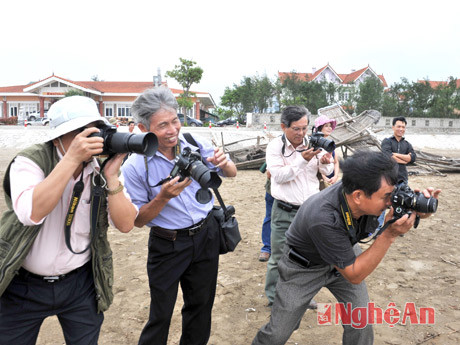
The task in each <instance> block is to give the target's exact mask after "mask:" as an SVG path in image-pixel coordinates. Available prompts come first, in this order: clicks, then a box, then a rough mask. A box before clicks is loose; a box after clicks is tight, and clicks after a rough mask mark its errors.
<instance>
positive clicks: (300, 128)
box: [289, 127, 308, 133]
mask: <svg viewBox="0 0 460 345" xmlns="http://www.w3.org/2000/svg"><path fill="white" fill-rule="evenodd" d="M289 128H290V129H292V130H293V131H294V132H296V133H300V132H306V131H307V130H308V127H289Z"/></svg>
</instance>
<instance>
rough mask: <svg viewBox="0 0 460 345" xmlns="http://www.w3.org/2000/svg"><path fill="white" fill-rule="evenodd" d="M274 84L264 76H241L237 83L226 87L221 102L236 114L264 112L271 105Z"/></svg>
mask: <svg viewBox="0 0 460 345" xmlns="http://www.w3.org/2000/svg"><path fill="white" fill-rule="evenodd" d="M274 95H275V86H274V84H273V83H272V82H271V81H270V79H269V78H268V77H267V76H266V75H263V76H259V75H256V76H254V77H243V79H242V80H241V82H240V84H239V85H236V84H233V88H229V87H226V88H225V91H224V95H223V96H222V98H221V104H222V105H223V106H225V107H228V108H230V109H231V110H232V111H233V113H234V114H235V115H237V116H239V117H240V116H243V115H244V114H245V113H264V112H266V111H267V110H268V108H269V107H271V106H272V100H273V96H274Z"/></svg>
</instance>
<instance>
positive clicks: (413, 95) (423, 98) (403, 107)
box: [221, 72, 460, 117]
mask: <svg viewBox="0 0 460 345" xmlns="http://www.w3.org/2000/svg"><path fill="white" fill-rule="evenodd" d="M273 100H276V102H277V103H278V104H279V105H280V106H288V105H304V106H305V107H307V109H308V110H309V111H310V112H312V113H313V114H315V113H317V111H318V109H319V108H322V107H325V106H328V105H333V104H336V103H340V104H341V105H342V107H343V108H344V109H345V110H346V111H347V112H348V113H350V114H360V113H361V112H363V111H364V110H368V109H374V110H378V111H380V112H381V113H382V115H383V116H389V117H394V116H411V117H457V115H456V114H457V113H459V112H460V89H459V88H457V80H456V79H454V78H452V77H451V78H450V79H449V81H448V83H442V84H440V85H439V86H438V87H436V88H432V87H431V84H430V83H429V82H428V81H424V82H409V81H408V80H407V79H405V78H401V81H400V82H397V83H394V84H393V85H392V86H391V87H390V88H388V89H386V90H385V91H384V88H383V84H382V82H381V80H380V79H379V78H376V77H368V78H366V79H365V80H364V81H363V82H362V83H360V84H359V85H354V84H348V85H340V86H337V85H335V84H333V83H326V82H317V81H313V82H308V81H304V80H300V79H299V77H298V74H297V73H296V72H292V73H290V75H289V76H287V77H286V78H285V79H284V80H283V81H282V82H281V81H280V80H279V78H276V79H275V81H273V82H272V81H270V80H269V78H267V76H262V77H260V76H258V75H256V76H254V77H244V78H243V79H242V80H241V82H240V84H239V85H236V84H233V87H232V88H229V87H226V88H225V91H224V95H223V96H222V98H221V104H222V106H224V107H226V108H228V109H229V111H231V113H232V115H230V114H225V115H224V117H228V116H238V117H242V116H243V115H244V114H245V113H247V112H252V113H257V112H264V111H265V110H266V109H267V108H268V107H269V106H270V107H271V106H272V102H273Z"/></svg>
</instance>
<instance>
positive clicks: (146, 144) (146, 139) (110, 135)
mask: <svg viewBox="0 0 460 345" xmlns="http://www.w3.org/2000/svg"><path fill="white" fill-rule="evenodd" d="M98 128H99V132H97V133H92V134H90V135H89V136H90V137H101V138H102V139H104V148H103V151H102V153H101V155H110V154H115V153H139V154H143V155H146V156H153V155H154V154H155V152H157V150H158V139H157V136H156V135H155V134H153V133H150V132H148V133H142V134H133V133H120V132H117V127H116V126H113V125H103V126H100V127H98Z"/></svg>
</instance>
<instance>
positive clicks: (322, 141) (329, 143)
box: [318, 138, 335, 152]
mask: <svg viewBox="0 0 460 345" xmlns="http://www.w3.org/2000/svg"><path fill="white" fill-rule="evenodd" d="M318 146H319V147H321V148H323V149H325V150H326V151H327V152H332V151H334V150H335V143H334V141H333V140H329V139H326V138H319V139H318Z"/></svg>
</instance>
